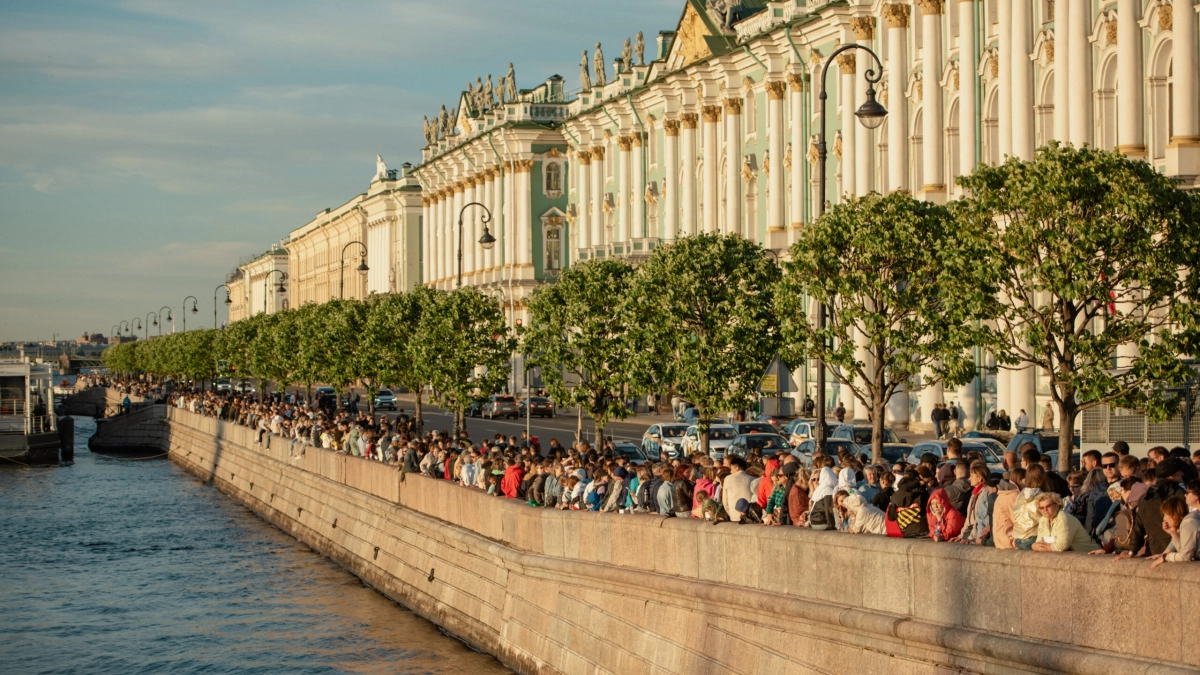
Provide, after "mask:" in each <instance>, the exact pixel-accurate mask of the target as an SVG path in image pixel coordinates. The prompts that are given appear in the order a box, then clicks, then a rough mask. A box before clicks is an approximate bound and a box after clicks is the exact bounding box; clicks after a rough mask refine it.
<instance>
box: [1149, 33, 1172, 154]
mask: <svg viewBox="0 0 1200 675" xmlns="http://www.w3.org/2000/svg"><path fill="white" fill-rule="evenodd" d="M1171 66H1172V62H1171V42H1170V41H1169V40H1164V41H1163V42H1162V43H1160V45H1159V49H1158V53H1157V54H1156V55H1155V56H1154V57H1153V58H1152V60H1151V62H1150V77H1149V78H1148V80H1149V81H1148V83H1147V84H1148V85H1149V89H1150V91H1149V94H1150V95H1149V97H1148V98H1149V100H1150V133H1149V134H1148V135H1149V137H1150V158H1151V159H1162V158H1164V157H1166V155H1167V144H1168V143H1170V141H1171V94H1172V91H1171V84H1172V83H1171Z"/></svg>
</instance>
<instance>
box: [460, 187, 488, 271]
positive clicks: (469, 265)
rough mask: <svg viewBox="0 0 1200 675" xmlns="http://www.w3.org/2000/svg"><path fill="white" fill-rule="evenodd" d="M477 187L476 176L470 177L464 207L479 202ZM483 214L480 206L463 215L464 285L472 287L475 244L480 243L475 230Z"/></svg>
mask: <svg viewBox="0 0 1200 675" xmlns="http://www.w3.org/2000/svg"><path fill="white" fill-rule="evenodd" d="M475 185H476V182H475V176H468V177H467V180H466V186H465V189H464V190H463V206H466V205H467V204H470V203H471V202H474V201H477V200H476V193H477V190H476V189H475ZM481 214H482V212H481V211H480V210H479V207H478V206H472V207H471V208H469V209H467V212H466V213H464V214H462V219H463V231H462V238H463V242H462V246H463V284H465V285H467V286H470V285H472V283H473V280H472V279H471V278H470V277H471V275H473V274H475V249H476V248H477V247H478V246H479V244H476V243H475V242H477V241H479V236H480V235H479V234H478V233H477V232H475V229H476V227H477V226H478V225H479V216H480V215H481ZM455 225H456V226H457V225H458V223H457V222H456V223H455Z"/></svg>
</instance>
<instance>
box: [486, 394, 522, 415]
mask: <svg viewBox="0 0 1200 675" xmlns="http://www.w3.org/2000/svg"><path fill="white" fill-rule="evenodd" d="M520 415H521V409H520V408H518V407H517V399H515V398H513V397H512V396H508V395H506V394H493V395H492V396H490V397H488V400H487V403H484V404H483V416H484V417H486V418H488V419H493V420H494V419H496V418H497V417H511V418H513V419H517V417H519V416H520Z"/></svg>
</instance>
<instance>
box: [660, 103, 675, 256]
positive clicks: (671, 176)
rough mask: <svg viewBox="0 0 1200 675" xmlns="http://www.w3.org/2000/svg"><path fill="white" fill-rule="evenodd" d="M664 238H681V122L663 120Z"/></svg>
mask: <svg viewBox="0 0 1200 675" xmlns="http://www.w3.org/2000/svg"><path fill="white" fill-rule="evenodd" d="M663 155H664V157H663V167H664V171H663V184H662V191H663V238H664V239H666V240H668V241H670V240H672V239H676V238H677V237H679V120H663Z"/></svg>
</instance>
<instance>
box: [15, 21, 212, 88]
mask: <svg viewBox="0 0 1200 675" xmlns="http://www.w3.org/2000/svg"><path fill="white" fill-rule="evenodd" d="M0 63H2V64H4V66H5V67H6V68H13V67H16V68H29V69H32V70H35V71H37V72H40V73H44V74H46V75H50V76H51V77H56V78H63V79H121V78H137V79H145V78H162V77H181V76H182V77H196V76H201V75H203V76H211V75H212V74H214V73H215V72H222V71H228V70H229V69H230V68H232V67H233V65H234V61H233V59H232V54H231V53H230V52H229V51H226V50H223V49H220V48H217V47H215V46H213V45H208V44H204V43H199V42H186V43H178V42H168V41H164V40H163V39H162V38H156V36H155V35H153V34H143V35H126V34H119V33H111V34H106V33H102V32H97V31H95V30H82V29H81V30H74V29H43V28H8V29H4V30H0Z"/></svg>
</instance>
